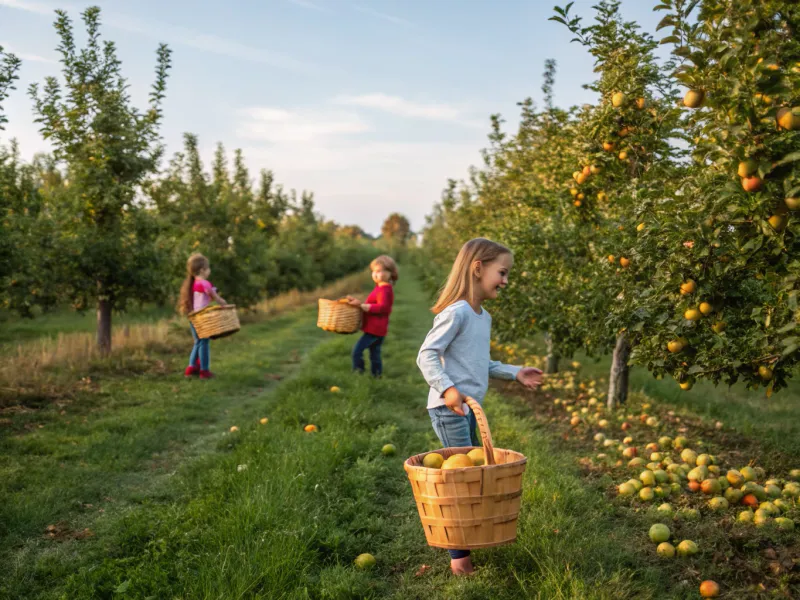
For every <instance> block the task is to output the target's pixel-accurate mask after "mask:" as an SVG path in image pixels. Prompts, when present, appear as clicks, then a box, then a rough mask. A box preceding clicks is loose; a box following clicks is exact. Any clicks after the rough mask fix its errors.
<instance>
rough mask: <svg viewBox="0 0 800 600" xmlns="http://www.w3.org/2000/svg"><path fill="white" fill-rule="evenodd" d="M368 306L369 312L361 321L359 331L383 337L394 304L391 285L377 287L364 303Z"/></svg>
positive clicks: (387, 328) (387, 327)
mask: <svg viewBox="0 0 800 600" xmlns="http://www.w3.org/2000/svg"><path fill="white" fill-rule="evenodd" d="M364 303H365V304H369V311H367V312H365V313H364V318H363V319H362V320H361V331H363V332H364V333H371V334H372V335H377V336H380V337H384V336H385V335H386V332H387V331H388V330H389V315H390V314H391V313H392V304H394V289H392V286H391V285H378V286H375V289H374V290H372V291H371V292H370V294H369V296H367V299H366V300H365V301H364Z"/></svg>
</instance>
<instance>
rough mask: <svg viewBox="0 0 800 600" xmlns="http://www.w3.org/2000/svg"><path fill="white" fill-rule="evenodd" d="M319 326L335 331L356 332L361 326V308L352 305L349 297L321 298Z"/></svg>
mask: <svg viewBox="0 0 800 600" xmlns="http://www.w3.org/2000/svg"><path fill="white" fill-rule="evenodd" d="M317 327H320V328H322V329H324V330H325V331H333V332H334V333H355V332H356V331H358V328H359V327H361V309H360V308H359V307H358V306H350V304H349V303H348V302H347V298H341V299H339V300H325V299H324V298H320V299H319V315H318V317H317Z"/></svg>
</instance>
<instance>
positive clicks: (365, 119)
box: [0, 0, 663, 234]
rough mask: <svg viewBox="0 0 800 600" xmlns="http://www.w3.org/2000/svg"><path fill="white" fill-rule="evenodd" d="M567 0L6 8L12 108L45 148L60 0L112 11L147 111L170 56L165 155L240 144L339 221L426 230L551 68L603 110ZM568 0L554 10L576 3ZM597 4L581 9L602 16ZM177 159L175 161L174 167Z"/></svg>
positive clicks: (3, 28)
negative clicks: (41, 114)
mask: <svg viewBox="0 0 800 600" xmlns="http://www.w3.org/2000/svg"><path fill="white" fill-rule="evenodd" d="M555 3H556V1H555V0H229V1H228V2H225V3H223V2H219V1H211V0H160V1H156V0H96V1H95V2H81V1H79V0H78V1H72V0H70V1H69V2H51V1H50V0H41V1H40V0H0V45H2V46H3V47H4V48H5V50H6V51H7V52H13V53H15V54H16V55H17V56H18V57H19V58H20V59H22V61H23V62H22V68H21V70H20V80H19V81H18V82H17V86H16V87H17V89H16V91H14V92H12V93H11V97H10V98H8V99H7V100H6V101H5V103H4V109H5V113H6V116H7V117H8V119H9V123H8V124H7V125H6V130H5V131H0V143H5V142H8V140H9V139H11V138H16V139H17V140H18V141H19V143H20V147H21V151H22V153H23V156H25V157H32V156H33V154H34V153H35V152H39V151H46V150H48V144H47V142H46V141H44V140H43V139H42V137H41V135H40V134H39V133H38V126H37V125H36V124H35V123H34V122H33V119H34V116H33V108H32V102H31V100H30V98H29V97H28V94H27V88H28V86H29V85H30V84H31V83H34V82H43V81H44V78H45V77H47V76H50V75H55V76H57V75H58V74H59V72H60V71H59V67H60V65H59V63H58V59H59V56H58V55H57V53H56V51H55V48H56V46H57V45H58V38H57V36H56V33H55V30H54V29H53V26H52V23H53V20H54V13H53V11H54V10H55V9H56V8H61V9H64V10H67V11H68V13H69V14H70V16H71V18H72V19H73V21H74V24H75V30H76V37H77V39H78V41H79V43H80V42H82V41H83V36H82V32H83V27H82V23H81V22H80V12H81V11H82V10H83V9H85V8H86V7H87V6H90V5H97V6H100V8H101V9H102V16H101V19H102V22H103V26H102V35H103V37H104V39H109V40H113V41H114V42H115V44H116V45H117V49H118V56H119V58H120V59H121V61H122V64H123V73H124V75H125V76H126V77H127V79H128V81H129V83H130V84H131V94H132V98H133V102H134V104H135V105H136V106H139V107H141V108H144V107H145V105H146V98H147V93H148V92H149V91H150V86H151V84H152V82H153V79H154V69H155V59H156V56H155V51H156V48H157V47H158V44H159V43H160V42H165V43H167V44H168V45H169V47H170V48H171V49H172V51H173V54H172V70H171V71H170V76H169V81H168V89H167V98H166V101H165V105H164V111H165V116H164V122H163V126H162V129H161V132H162V135H163V140H164V143H165V144H166V149H167V156H169V155H171V154H172V153H174V152H175V151H178V150H180V148H181V145H182V137H183V134H184V132H191V133H195V134H197V135H198V136H199V139H200V145H201V151H202V155H203V158H204V159H205V160H206V165H207V166H208V165H209V163H210V159H211V156H212V155H213V152H214V148H215V146H216V144H217V142H222V143H223V144H224V146H225V148H226V150H227V151H228V155H229V156H230V157H232V155H233V150H234V149H235V148H241V149H242V151H243V152H244V156H245V158H246V161H247V165H248V167H249V168H250V171H251V175H252V176H253V179H254V181H255V179H256V176H257V173H258V171H259V170H260V169H262V168H268V169H271V170H273V171H274V173H275V177H276V180H277V182H278V183H282V184H283V185H284V186H285V187H286V188H296V189H297V190H298V191H299V190H303V189H307V190H311V191H313V192H314V194H315V201H316V205H317V209H318V210H319V212H321V213H322V214H323V215H324V216H325V217H326V218H328V219H332V220H334V221H336V222H338V223H340V224H355V225H359V226H361V227H362V228H363V229H364V230H366V231H368V232H370V233H373V234H377V233H378V232H379V231H380V226H381V223H382V222H383V220H384V219H385V218H386V216H387V215H388V214H389V213H391V212H394V211H397V212H400V213H402V214H404V215H406V216H407V217H408V219H409V221H410V222H411V227H412V230H414V231H419V230H421V229H422V227H423V226H424V224H425V215H427V214H429V213H430V212H431V208H432V206H433V205H434V203H436V202H437V201H438V200H439V199H440V197H441V192H442V190H443V189H444V187H445V185H446V183H447V179H448V178H455V179H463V178H466V177H467V176H468V169H469V166H470V165H480V164H481V158H480V150H481V149H482V148H484V147H486V146H487V139H486V136H487V134H488V133H489V116H490V115H491V114H494V113H500V114H501V115H502V116H503V118H504V119H505V120H506V129H507V130H513V128H514V127H515V126H516V124H517V122H518V112H519V108H518V107H517V105H516V103H517V102H519V101H521V100H523V99H525V98H526V97H529V96H530V97H533V99H534V100H535V101H540V100H541V97H542V93H541V85H542V72H543V70H544V61H545V60H546V59H548V58H555V59H556V61H557V63H558V73H557V76H556V85H555V89H554V91H555V103H556V104H558V105H560V106H570V105H574V104H582V103H584V102H593V101H594V100H595V98H594V94H593V93H592V92H590V91H587V90H584V89H583V88H582V86H583V84H585V83H588V82H590V81H592V80H593V78H594V75H593V73H592V68H593V64H592V58H591V56H589V55H588V53H587V52H586V50H585V49H584V48H583V47H582V46H580V45H579V44H577V43H570V39H571V38H572V35H571V34H570V32H569V31H568V30H567V29H566V28H565V27H564V26H563V25H561V24H559V23H555V22H552V21H548V18H549V17H550V16H551V15H552V14H553V13H552V9H553V6H554V4H555ZM564 3H565V2H559V4H562V5H563V4H564ZM594 3H595V0H577V1H576V2H575V3H574V6H573V8H572V12H573V13H574V14H579V15H583V16H584V18H585V20H586V21H587V22H588V21H589V20H591V18H592V13H593V11H592V10H591V5H592V4H594ZM654 4H655V1H654V0H623V3H622V7H623V11H624V15H625V18H626V19H628V20H634V21H637V22H638V23H639V24H640V25H641V26H642V27H643V28H644V29H645V30H646V31H650V32H653V31H654V29H655V25H656V23H657V22H658V20H659V19H660V17H661V16H663V15H659V14H658V13H653V12H652V6H653V5H654ZM165 164H166V161H165Z"/></svg>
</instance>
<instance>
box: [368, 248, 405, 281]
mask: <svg viewBox="0 0 800 600" xmlns="http://www.w3.org/2000/svg"><path fill="white" fill-rule="evenodd" d="M375 267H383V268H384V269H386V270H387V271H389V273H391V275H392V283H394V282H395V281H397V280H398V279H400V275H399V274H398V272H397V263H396V262H394V259H393V258H392V257H391V256H389V255H388V254H381V255H380V256H379V257H378V258H376V259H375V260H373V261H372V262H371V263H369V268H370V269H375Z"/></svg>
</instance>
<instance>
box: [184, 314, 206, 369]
mask: <svg viewBox="0 0 800 600" xmlns="http://www.w3.org/2000/svg"><path fill="white" fill-rule="evenodd" d="M189 327H191V328H192V337H193V338H194V347H193V348H192V353H191V354H190V355H189V366H190V367H193V366H194V365H195V362H196V361H197V359H198V358H199V359H200V370H201V371H208V363H209V362H210V361H211V355H210V353H209V342H210V341H211V340H210V339H208V338H204V339H202V340H201V339H200V338H198V337H197V331H195V329H194V325H192V324H191V323H189Z"/></svg>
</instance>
